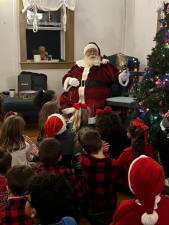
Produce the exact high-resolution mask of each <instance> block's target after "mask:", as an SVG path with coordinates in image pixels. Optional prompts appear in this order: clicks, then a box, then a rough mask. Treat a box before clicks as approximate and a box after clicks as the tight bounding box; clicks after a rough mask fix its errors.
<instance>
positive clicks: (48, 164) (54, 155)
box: [35, 138, 83, 202]
mask: <svg viewBox="0 0 169 225" xmlns="http://www.w3.org/2000/svg"><path fill="white" fill-rule="evenodd" d="M61 158H62V146H61V143H60V142H59V141H58V140H56V139H55V138H46V139H44V140H43V141H42V142H41V144H40V146H39V159H40V164H39V167H38V168H37V169H36V171H35V174H37V175H40V174H43V173H44V172H48V173H55V174H56V173H59V174H61V175H64V176H65V177H66V179H67V180H68V181H69V182H70V183H71V185H72V187H73V190H74V194H75V197H76V200H77V201H78V202H80V201H81V200H82V197H83V191H82V187H81V184H80V182H79V181H78V180H77V179H76V177H75V175H74V173H73V171H72V170H71V169H69V168H66V167H64V166H59V161H60V160H61Z"/></svg>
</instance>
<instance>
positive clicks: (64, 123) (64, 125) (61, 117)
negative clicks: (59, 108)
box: [48, 113, 66, 135]
mask: <svg viewBox="0 0 169 225" xmlns="http://www.w3.org/2000/svg"><path fill="white" fill-rule="evenodd" d="M52 116H56V117H58V118H59V119H60V120H61V121H62V123H63V126H62V128H61V129H60V131H59V132H58V133H57V135H58V134H62V133H63V132H64V131H65V130H66V121H65V118H64V117H63V116H62V115H61V114H59V113H53V114H51V115H50V116H48V118H50V117H52Z"/></svg>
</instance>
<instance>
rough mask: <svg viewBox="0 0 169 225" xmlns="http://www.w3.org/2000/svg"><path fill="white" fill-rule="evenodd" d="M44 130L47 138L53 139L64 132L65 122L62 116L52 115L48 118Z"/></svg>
mask: <svg viewBox="0 0 169 225" xmlns="http://www.w3.org/2000/svg"><path fill="white" fill-rule="evenodd" d="M44 129H45V134H46V136H47V137H55V136H56V135H58V134H62V133H63V132H64V131H65V130H66V121H65V119H64V117H63V116H62V115H60V114H57V113H54V114H52V115H50V116H48V118H47V120H46V122H45V125H44Z"/></svg>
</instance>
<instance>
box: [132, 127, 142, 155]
mask: <svg viewBox="0 0 169 225" xmlns="http://www.w3.org/2000/svg"><path fill="white" fill-rule="evenodd" d="M128 132H129V133H130V135H131V146H132V148H133V150H134V151H135V153H137V154H139V155H141V154H142V153H143V150H144V147H145V144H146V143H145V133H144V130H143V129H142V128H141V127H137V126H130V127H129V128H128Z"/></svg>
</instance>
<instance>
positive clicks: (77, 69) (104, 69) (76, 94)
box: [60, 43, 129, 116]
mask: <svg viewBox="0 0 169 225" xmlns="http://www.w3.org/2000/svg"><path fill="white" fill-rule="evenodd" d="M89 49H90V50H91V49H94V50H96V51H97V52H98V56H99V59H100V49H99V47H98V46H97V45H96V44H95V43H89V44H88V45H87V46H86V47H85V48H84V55H85V57H86V54H87V51H89ZM118 74H119V72H118V70H117V69H116V68H114V67H113V66H112V65H111V64H109V63H108V61H106V60H105V59H103V60H100V61H98V63H95V64H93V65H90V64H89V63H87V62H86V60H85V58H84V60H79V61H77V62H76V65H74V66H73V67H72V69H71V70H70V71H69V72H68V73H67V74H66V75H65V76H64V77H63V87H64V91H65V92H64V93H63V94H62V95H61V98H60V106H61V108H62V111H63V113H65V114H69V113H72V112H73V110H74V109H73V107H72V106H73V104H74V103H76V102H82V103H86V104H87V106H88V108H89V109H90V116H94V115H95V110H96V108H103V107H104V106H105V105H106V98H109V97H111V95H112V84H113V83H114V82H117V81H118V79H119V77H120V78H122V79H119V83H120V84H121V85H123V81H124V82H125V83H124V85H127V83H128V80H129V78H128V77H127V78H126V77H125V74H121V75H120V76H118ZM72 79H74V81H75V85H73V84H72V85H71V82H72ZM70 81H71V82H70ZM74 81H73V82H74ZM63 109H64V110H63Z"/></svg>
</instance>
